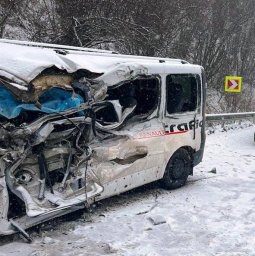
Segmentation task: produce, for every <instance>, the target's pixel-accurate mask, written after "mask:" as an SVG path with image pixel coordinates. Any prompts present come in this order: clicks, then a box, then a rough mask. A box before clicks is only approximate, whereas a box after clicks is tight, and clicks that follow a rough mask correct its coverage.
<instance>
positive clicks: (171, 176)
mask: <svg viewBox="0 0 255 256" xmlns="http://www.w3.org/2000/svg"><path fill="white" fill-rule="evenodd" d="M0 56H1V63H0V234H1V235H9V234H12V233H15V232H21V233H22V234H23V235H25V236H28V235H27V233H26V232H25V229H27V228H29V227H31V226H33V225H36V224H39V223H41V222H43V221H46V220H49V219H52V218H55V217H57V216H61V215H64V214H66V213H70V212H72V211H75V210H77V209H80V208H83V207H85V206H87V205H88V204H90V203H93V202H95V201H98V200H102V199H104V198H107V197H110V196H113V195H116V194H119V193H122V192H124V191H127V190H130V189H133V188H135V187H138V186H141V185H144V184H146V183H150V182H153V181H156V180H161V181H162V184H163V186H164V187H165V188H167V189H175V188H178V187H180V186H182V185H184V184H185V182H186V180H187V178H188V176H189V175H192V174H193V167H194V166H195V165H197V164H198V163H199V162H200V161H201V160H202V157H203V151H204V144H205V124H204V122H205V87H206V86H205V85H206V80H205V74H204V70H203V68H202V67H201V66H198V65H192V64H189V63H187V62H186V61H183V60H178V59H166V58H152V57H142V56H128V55H120V54H117V53H114V52H109V51H101V50H94V49H85V48H76V47H67V46H57V45H45V44H33V43H28V42H18V41H10V40H0Z"/></svg>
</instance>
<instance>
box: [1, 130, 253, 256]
mask: <svg viewBox="0 0 255 256" xmlns="http://www.w3.org/2000/svg"><path fill="white" fill-rule="evenodd" d="M253 134H254V127H247V128H243V129H241V128H239V129H235V130H230V131H228V132H220V131H217V132H216V133H214V134H211V135H209V136H208V137H207V144H206V150H205V155H204V160H203V163H201V164H200V165H199V166H198V167H196V168H195V171H194V176H193V177H191V178H189V181H188V184H187V185H186V186H185V187H183V188H181V189H178V190H174V191H165V190H163V189H160V188H159V186H158V185H157V184H154V185H151V186H146V187H145V188H142V189H141V188H140V189H137V190H135V191H133V192H132V193H126V194H124V195H120V196H117V197H114V198H111V199H108V200H104V201H103V202H101V203H100V204H99V205H98V206H97V207H96V208H95V209H94V210H93V211H94V213H93V214H91V213H89V214H88V213H86V214H85V215H80V216H79V217H77V218H76V220H72V221H69V222H67V221H64V220H63V219H62V220H58V221H57V225H58V226H54V227H52V229H53V230H47V229H51V228H49V227H50V225H49V224H47V225H46V226H45V227H44V231H40V232H39V234H36V233H35V232H34V233H33V234H32V236H33V237H34V238H35V239H34V240H35V241H34V242H33V244H31V245H29V244H26V243H24V242H22V241H21V240H20V239H17V238H15V239H14V241H12V242H4V243H3V242H2V244H3V245H2V246H0V256H2V255H8V256H10V255H20V256H21V255H25V256H26V255H33V256H44V255H52V256H53V255H54V256H55V255H68V256H69V255H70V256H71V255H75V256H79V255H91V256H92V255H93V256H95V255H114V256H115V255H116V256H117V255H125V256H126V255H130V256H142V255H144V256H145V255H146V256H154V255H155V256H157V255H160V256H161V255H163V256H168V255H175V256H179V255H185V256H186V255H187V256H198V255H203V256H207V255H222V256H223V255H224V256H228V255H229V256H230V255H231V256H237V255H238V256H239V255H249V256H252V255H255V144H254V142H253ZM214 167H215V168H216V171H217V172H216V174H214V173H211V172H210V171H211V170H212V169H213V168H214ZM84 216H85V217H84ZM153 221H156V222H157V221H159V222H163V223H161V224H159V225H153Z"/></svg>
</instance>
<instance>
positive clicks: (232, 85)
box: [225, 76, 243, 92]
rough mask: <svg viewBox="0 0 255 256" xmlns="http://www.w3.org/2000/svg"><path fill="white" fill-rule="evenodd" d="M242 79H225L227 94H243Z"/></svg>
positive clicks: (230, 77) (232, 77) (228, 77)
mask: <svg viewBox="0 0 255 256" xmlns="http://www.w3.org/2000/svg"><path fill="white" fill-rule="evenodd" d="M242 79H243V78H242V77H240V76H226V77H225V92H241V90H242Z"/></svg>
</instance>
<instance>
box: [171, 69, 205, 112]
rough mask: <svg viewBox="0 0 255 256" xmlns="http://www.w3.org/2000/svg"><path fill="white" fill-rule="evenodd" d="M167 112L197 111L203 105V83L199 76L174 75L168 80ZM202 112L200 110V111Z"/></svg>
mask: <svg viewBox="0 0 255 256" xmlns="http://www.w3.org/2000/svg"><path fill="white" fill-rule="evenodd" d="M166 94H167V104H166V107H167V112H168V113H169V114H173V113H183V112H190V111H195V110H196V108H197V106H198V107H199V106H200V104H201V82H200V78H199V76H198V75H194V74H172V75H168V76H167V78H166ZM198 111H200V109H198Z"/></svg>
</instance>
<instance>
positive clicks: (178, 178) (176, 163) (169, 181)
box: [162, 148, 193, 189]
mask: <svg viewBox="0 0 255 256" xmlns="http://www.w3.org/2000/svg"><path fill="white" fill-rule="evenodd" d="M192 170H193V166H192V159H191V156H190V154H189V153H188V151H187V150H185V149H183V148H180V149H179V150H177V151H176V152H175V153H174V154H173V155H172V157H171V158H170V160H169V162H168V164H167V166H166V170H165V173H164V177H163V179H162V183H163V186H164V188H166V189H176V188H179V187H181V186H183V185H185V183H186V181H187V178H188V176H189V174H191V173H192Z"/></svg>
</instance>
